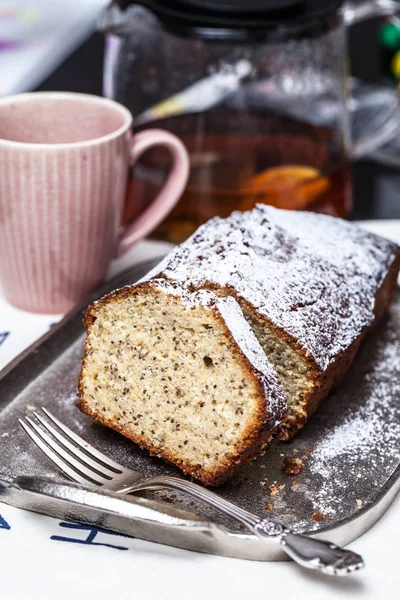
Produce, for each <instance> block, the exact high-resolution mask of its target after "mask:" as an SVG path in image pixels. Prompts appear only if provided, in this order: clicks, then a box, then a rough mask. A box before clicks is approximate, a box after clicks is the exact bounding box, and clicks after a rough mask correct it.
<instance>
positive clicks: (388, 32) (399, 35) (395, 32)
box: [379, 20, 400, 50]
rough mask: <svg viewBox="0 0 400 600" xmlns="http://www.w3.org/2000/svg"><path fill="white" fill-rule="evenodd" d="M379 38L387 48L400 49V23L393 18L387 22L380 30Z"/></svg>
mask: <svg viewBox="0 0 400 600" xmlns="http://www.w3.org/2000/svg"><path fill="white" fill-rule="evenodd" d="M379 40H380V42H381V44H382V46H384V47H385V48H388V49H391V50H398V49H400V25H397V23H395V22H394V21H393V20H391V21H388V22H387V23H385V24H384V25H383V26H382V27H381V29H380V31H379Z"/></svg>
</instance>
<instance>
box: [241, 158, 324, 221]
mask: <svg viewBox="0 0 400 600" xmlns="http://www.w3.org/2000/svg"><path fill="white" fill-rule="evenodd" d="M329 187H330V181H329V178H328V177H324V176H323V175H322V173H321V171H320V170H319V169H316V168H314V167H308V166H305V165H282V166H278V167H271V168H269V169H266V170H265V171H262V172H261V173H258V174H257V175H254V177H252V178H251V179H250V180H249V181H248V182H247V185H246V186H245V190H244V191H245V194H246V195H245V198H244V199H243V200H242V203H241V206H240V210H249V209H251V208H253V207H254V206H255V205H256V204H257V203H258V202H260V203H263V204H270V205H272V206H276V207H277V208H289V209H300V208H305V207H306V206H307V205H309V204H311V203H312V202H314V200H316V199H317V198H318V197H319V196H321V195H322V194H324V193H325V192H326V191H327V190H328V189H329Z"/></svg>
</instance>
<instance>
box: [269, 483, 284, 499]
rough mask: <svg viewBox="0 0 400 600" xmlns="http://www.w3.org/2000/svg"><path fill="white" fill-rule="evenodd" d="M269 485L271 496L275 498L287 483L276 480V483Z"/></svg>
mask: <svg viewBox="0 0 400 600" xmlns="http://www.w3.org/2000/svg"><path fill="white" fill-rule="evenodd" d="M268 487H269V494H270V496H272V497H273V498H275V496H276V495H277V494H279V492H280V491H281V490H283V488H284V487H285V484H283V483H278V482H277V481H274V483H271V485H270V486H268Z"/></svg>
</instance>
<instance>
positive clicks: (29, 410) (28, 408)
mask: <svg viewBox="0 0 400 600" xmlns="http://www.w3.org/2000/svg"><path fill="white" fill-rule="evenodd" d="M26 410H27V412H33V411H34V410H37V406H33V404H27V405H26Z"/></svg>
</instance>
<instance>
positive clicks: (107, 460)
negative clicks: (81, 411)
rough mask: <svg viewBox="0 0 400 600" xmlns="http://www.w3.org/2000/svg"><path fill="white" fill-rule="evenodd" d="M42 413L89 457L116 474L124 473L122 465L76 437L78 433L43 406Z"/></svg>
mask: <svg viewBox="0 0 400 600" xmlns="http://www.w3.org/2000/svg"><path fill="white" fill-rule="evenodd" d="M42 411H43V412H44V414H45V415H46V416H47V417H49V419H51V420H52V421H53V423H55V425H57V427H58V428H59V429H61V431H63V432H64V433H65V435H67V436H68V437H69V438H70V440H72V441H73V442H75V444H77V445H78V446H80V447H81V448H82V450H84V451H85V452H86V453H87V454H88V455H89V456H91V457H92V458H97V460H99V461H100V462H102V463H103V464H104V466H105V467H108V468H109V469H111V470H112V471H115V472H116V473H122V471H123V467H122V466H121V465H119V464H118V463H117V462H115V461H114V460H111V458H108V456H106V455H105V454H103V453H102V452H99V450H97V449H96V448H93V446H91V445H90V444H88V443H87V442H85V441H84V440H83V439H82V438H80V437H79V435H76V433H74V432H73V431H71V429H69V428H68V427H67V426H66V425H64V423H61V421H59V420H58V419H57V418H56V417H55V416H54V415H53V414H52V413H51V412H50V411H49V410H47V408H45V407H44V406H42Z"/></svg>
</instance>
